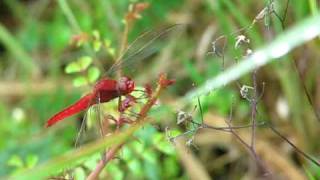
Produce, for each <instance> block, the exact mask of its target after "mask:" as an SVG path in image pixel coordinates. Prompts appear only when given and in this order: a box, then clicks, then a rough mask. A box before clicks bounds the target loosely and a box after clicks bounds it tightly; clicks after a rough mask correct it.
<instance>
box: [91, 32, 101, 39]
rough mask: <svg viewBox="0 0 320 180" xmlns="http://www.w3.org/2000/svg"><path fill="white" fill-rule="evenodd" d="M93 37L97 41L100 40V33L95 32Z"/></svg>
mask: <svg viewBox="0 0 320 180" xmlns="http://www.w3.org/2000/svg"><path fill="white" fill-rule="evenodd" d="M92 35H93V38H94V39H95V40H100V33H99V31H98V30H93V31H92Z"/></svg>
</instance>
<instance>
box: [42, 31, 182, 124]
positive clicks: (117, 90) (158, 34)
mask: <svg viewBox="0 0 320 180" xmlns="http://www.w3.org/2000/svg"><path fill="white" fill-rule="evenodd" d="M179 27H181V25H173V26H170V27H167V28H165V29H161V30H157V31H149V32H146V33H144V34H142V35H141V36H139V37H138V38H137V39H136V40H135V41H134V42H133V43H132V44H131V45H130V46H129V47H128V48H127V50H126V52H125V53H124V54H123V55H122V56H120V59H121V60H119V61H117V62H118V63H115V64H114V65H113V66H112V67H111V68H110V69H109V70H108V71H107V73H106V74H107V75H110V74H112V73H113V72H115V71H116V70H118V69H119V68H124V67H125V66H127V67H128V66H130V69H133V68H132V67H131V66H132V65H133V63H135V65H136V64H137V63H138V62H139V61H140V62H141V61H142V60H143V59H146V58H147V57H149V56H150V55H152V54H154V53H155V52H157V51H158V50H159V48H161V47H162V46H163V45H164V43H163V42H164V41H165V40H166V39H168V38H169V37H170V35H171V34H172V33H173V32H175V31H177V30H178V29H179ZM134 88H135V83H134V81H133V80H132V79H131V78H129V77H121V78H120V80H118V81H117V80H114V79H110V78H108V77H107V78H103V79H101V80H100V81H98V82H97V83H96V85H95V86H94V88H93V91H92V92H91V93H89V94H87V95H85V96H83V97H82V98H81V99H79V100H78V101H77V102H75V103H74V104H72V105H70V106H69V107H67V108H65V109H63V110H62V111H60V112H58V113H57V114H55V115H54V116H52V117H51V118H50V119H49V120H48V121H47V123H46V127H50V126H52V125H54V124H56V123H57V122H59V121H61V120H63V119H65V118H67V117H70V116H72V115H75V114H77V113H79V112H81V111H84V110H87V109H88V108H89V107H91V106H93V105H95V104H97V103H105V102H108V101H111V100H113V99H115V98H118V97H121V96H125V95H130V93H131V92H132V91H133V90H134ZM130 98H131V97H129V99H130ZM97 99H98V100H99V101H97ZM120 106H121V105H120V104H119V111H120V110H121V107H120ZM122 108H123V107H122Z"/></svg>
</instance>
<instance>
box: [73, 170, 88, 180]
mask: <svg viewBox="0 0 320 180" xmlns="http://www.w3.org/2000/svg"><path fill="white" fill-rule="evenodd" d="M74 175H75V179H86V173H85V171H84V170H83V168H76V169H75V170H74Z"/></svg>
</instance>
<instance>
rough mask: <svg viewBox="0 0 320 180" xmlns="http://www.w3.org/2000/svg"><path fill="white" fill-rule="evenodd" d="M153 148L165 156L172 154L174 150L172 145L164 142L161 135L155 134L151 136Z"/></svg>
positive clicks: (163, 137) (164, 139)
mask: <svg viewBox="0 0 320 180" xmlns="http://www.w3.org/2000/svg"><path fill="white" fill-rule="evenodd" d="M152 140H153V144H154V146H155V147H156V148H157V149H158V150H159V151H161V152H163V153H166V154H174V152H175V150H174V148H173V147H172V145H171V144H170V143H169V142H168V141H167V140H166V138H165V136H164V135H163V134H160V133H159V134H155V135H154V136H153V139H152Z"/></svg>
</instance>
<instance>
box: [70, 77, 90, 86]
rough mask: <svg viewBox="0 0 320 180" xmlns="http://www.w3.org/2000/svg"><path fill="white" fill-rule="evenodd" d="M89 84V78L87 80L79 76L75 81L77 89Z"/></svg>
mask: <svg viewBox="0 0 320 180" xmlns="http://www.w3.org/2000/svg"><path fill="white" fill-rule="evenodd" d="M87 84H88V81H87V78H85V77H83V76H78V77H76V78H75V79H74V80H73V85H74V86H75V87H80V86H84V85H87Z"/></svg>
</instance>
